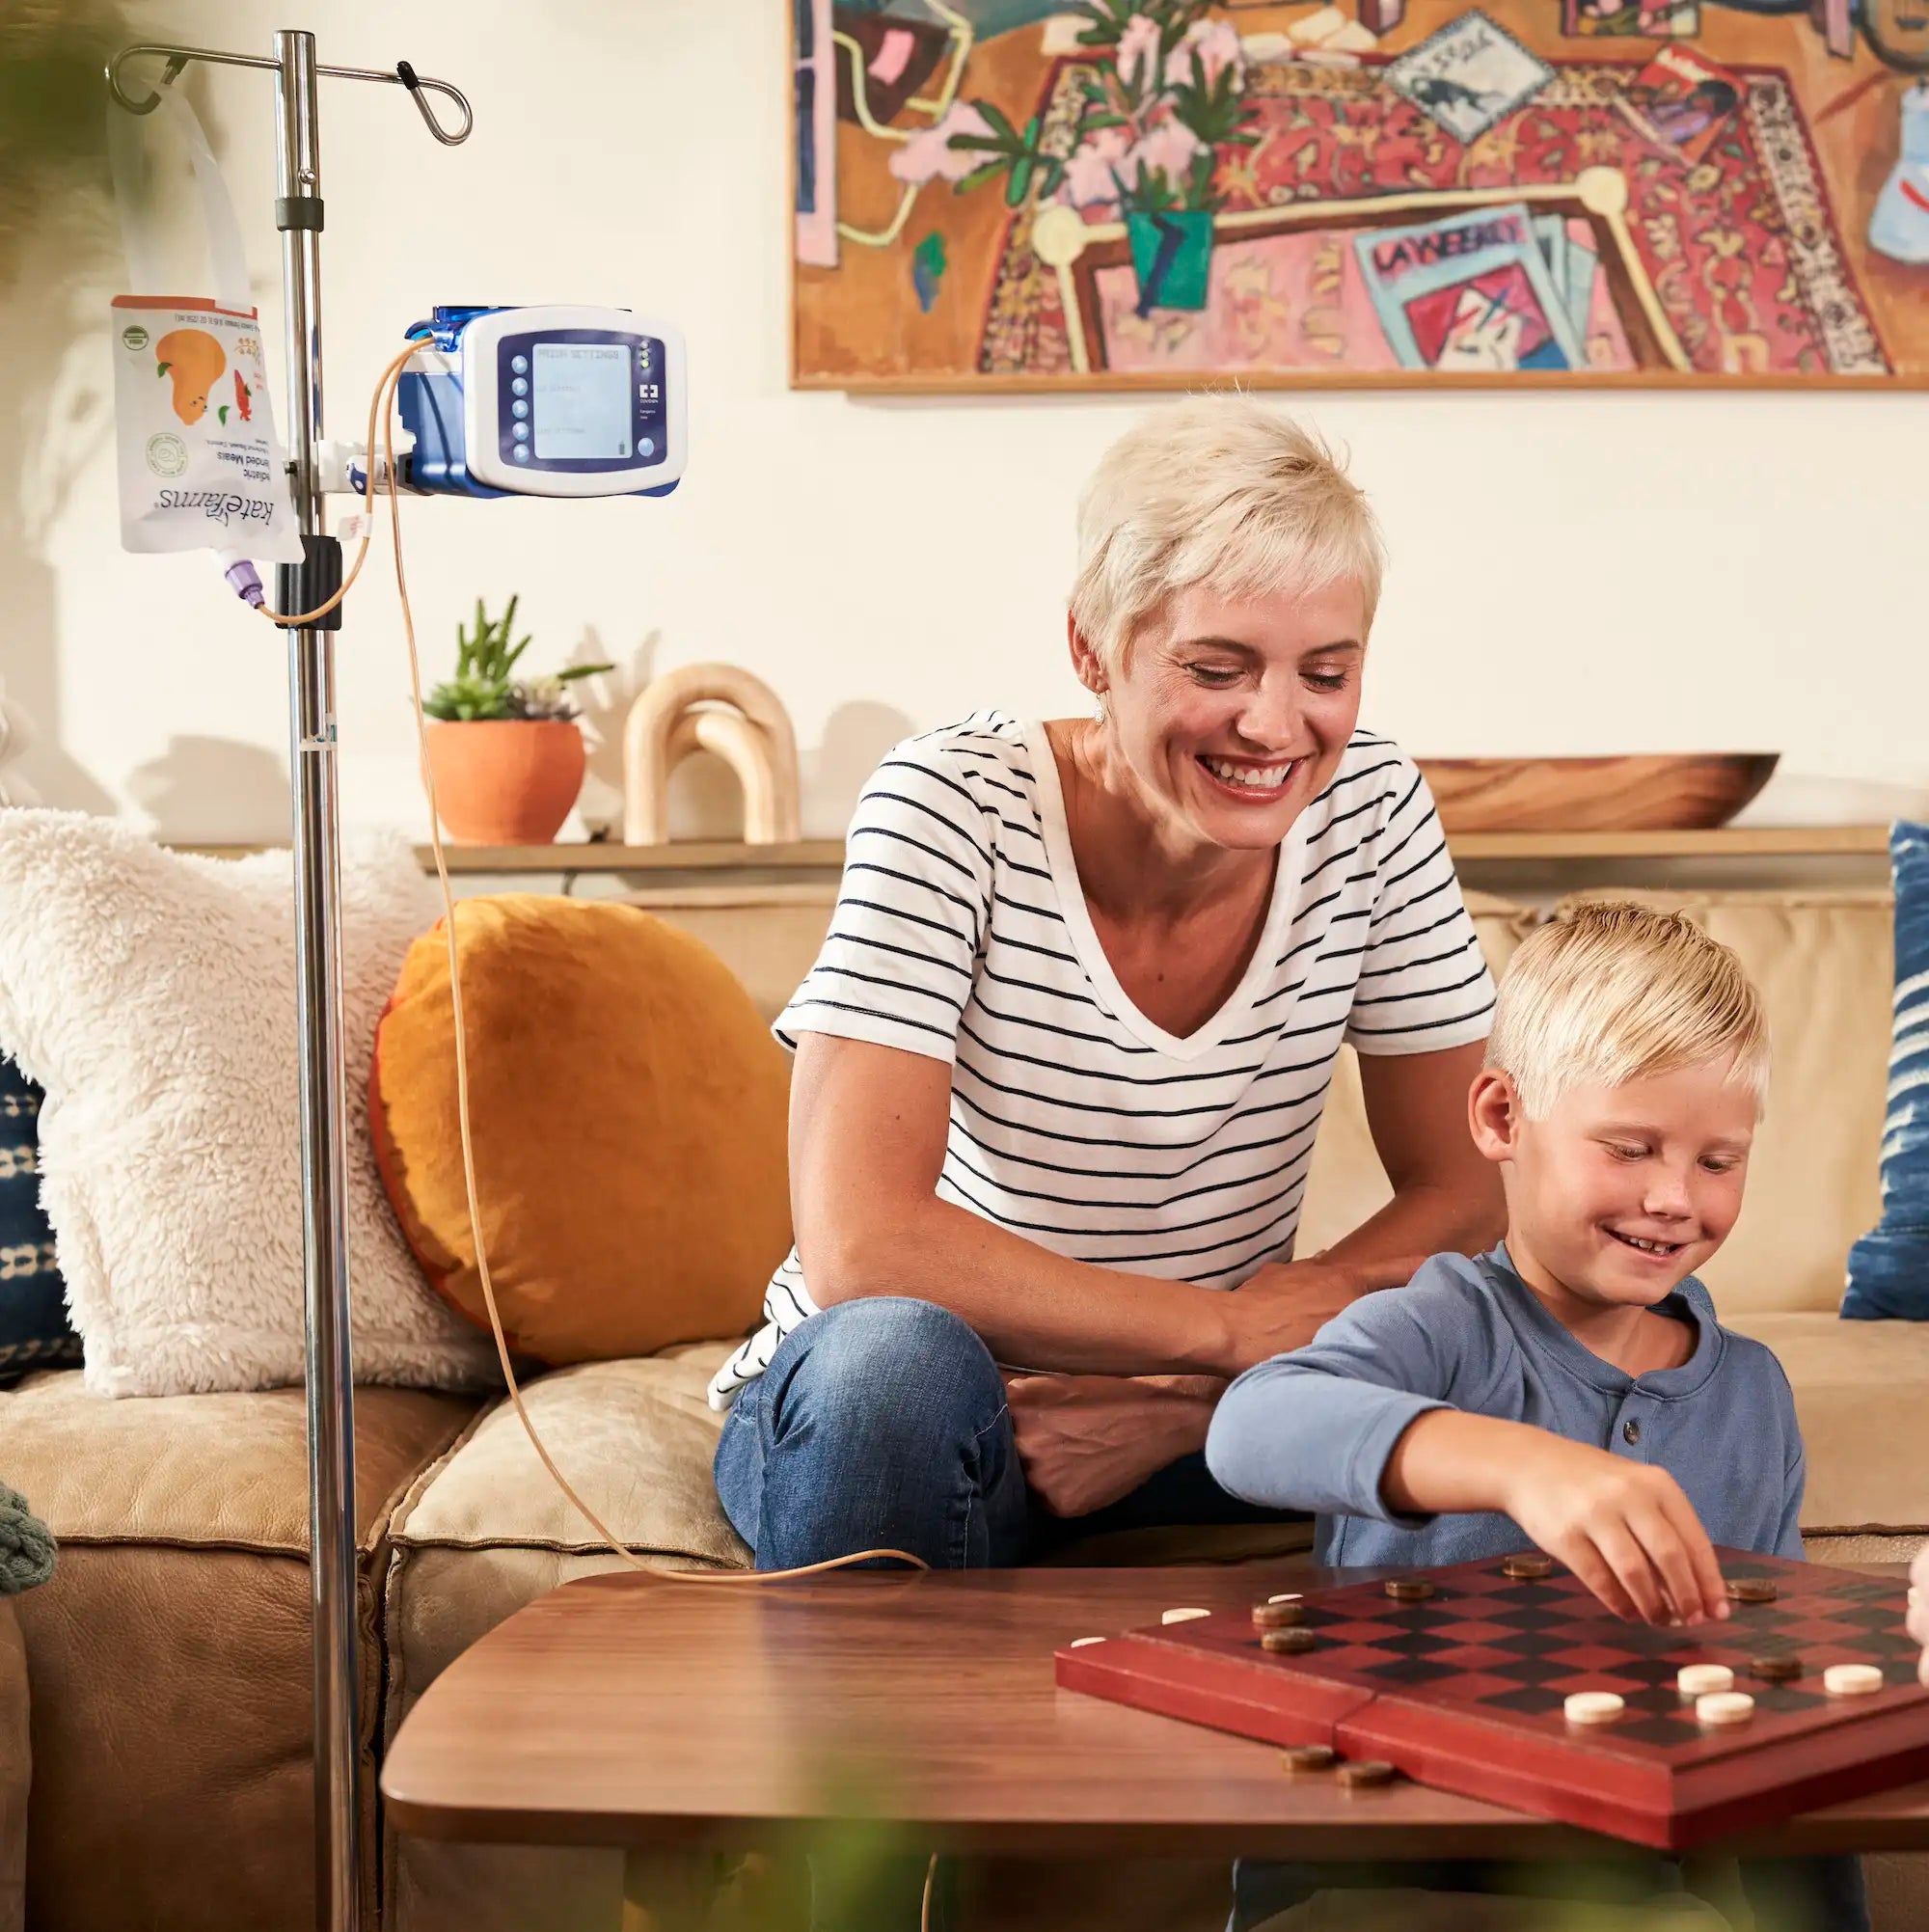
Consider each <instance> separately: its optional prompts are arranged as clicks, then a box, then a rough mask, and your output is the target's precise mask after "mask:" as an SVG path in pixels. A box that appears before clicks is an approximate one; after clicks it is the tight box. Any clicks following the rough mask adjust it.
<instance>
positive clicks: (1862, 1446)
mask: <svg viewBox="0 0 1929 1932" xmlns="http://www.w3.org/2000/svg"><path fill="white" fill-rule="evenodd" d="M1726 1325H1727V1326H1728V1327H1730V1328H1732V1329H1734V1330H1735V1332H1736V1333H1737V1334H1741V1335H1752V1336H1753V1337H1754V1339H1755V1340H1756V1341H1757V1342H1760V1343H1762V1344H1763V1345H1764V1346H1765V1347H1769V1348H1771V1349H1773V1350H1774V1352H1775V1355H1776V1358H1777V1359H1778V1360H1779V1361H1780V1364H1781V1366H1782V1368H1783V1369H1784V1370H1785V1371H1786V1372H1787V1375H1788V1381H1789V1386H1790V1387H1791V1388H1793V1390H1794V1391H1795V1412H1796V1416H1797V1418H1798V1420H1799V1421H1800V1422H1801V1425H1802V1439H1803V1443H1804V1445H1805V1446H1806V1448H1807V1453H1808V1487H1807V1495H1806V1496H1805V1498H1804V1500H1803V1505H1802V1528H1803V1530H1804V1532H1805V1533H1812V1534H1818V1535H1819V1534H1822V1533H1825V1532H1836V1533H1840V1532H1845V1531H1857V1530H1869V1531H1887V1532H1889V1533H1893V1534H1902V1533H1904V1532H1913V1531H1921V1530H1925V1529H1929V1326H1925V1325H1923V1324H1921V1323H1919V1322H1914V1321H1844V1320H1842V1319H1841V1318H1840V1317H1839V1316H1837V1315H1834V1314H1827V1315H1823V1314H1815V1313H1801V1312H1792V1313H1780V1312H1764V1313H1761V1314H1749V1315H1733V1316H1729V1317H1727V1318H1726Z"/></svg>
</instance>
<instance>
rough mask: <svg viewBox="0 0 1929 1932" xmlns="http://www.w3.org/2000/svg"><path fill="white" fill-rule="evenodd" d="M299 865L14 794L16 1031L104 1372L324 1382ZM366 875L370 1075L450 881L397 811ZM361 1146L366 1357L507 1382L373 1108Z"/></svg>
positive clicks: (10, 948) (7, 1033)
mask: <svg viewBox="0 0 1929 1932" xmlns="http://www.w3.org/2000/svg"><path fill="white" fill-rule="evenodd" d="M292 863H293V861H292V859H291V857H290V855H289V854H288V853H287V852H286V851H282V852H266V853H258V854H256V855H254V856H252V857H247V858H240V859H216V858H209V857H198V856H195V855H193V854H188V853H177V852H169V851H166V850H164V849H162V848H161V847H159V846H157V845H155V844H154V843H153V842H152V841H151V840H149V839H148V838H147V837H145V836H144V835H143V834H142V833H141V832H140V831H138V830H136V829H135V828H134V827H132V826H129V825H126V824H123V823H122V822H120V821H118V820H113V819H102V818H95V817H92V816H90V815H89V814H87V813H85V812H56V811H39V810H32V809H29V810H9V811H4V812H0V1048H4V1050H6V1051H7V1052H9V1053H12V1054H13V1055H14V1057H15V1058H16V1059H17V1060H18V1061H19V1064H20V1068H21V1071H22V1072H23V1073H25V1074H27V1075H29V1076H30V1077H31V1078H33V1079H36V1080H38V1081H39V1082H40V1083H41V1086H42V1087H43V1088H44V1089H45V1093H46V1098H45V1102H44V1104H43V1105H42V1107H41V1116H40V1126H41V1205H42V1206H43V1207H44V1208H45V1209H46V1211H47V1218H48V1220H49V1221H51V1222H52V1224H53V1230H54V1238H55V1240H56V1242H57V1243H58V1245H59V1249H60V1265H61V1274H62V1277H63V1279H64V1280H65V1281H66V1283H67V1294H68V1307H69V1309H70V1310H71V1312H72V1315H73V1321H74V1326H75V1327H76V1328H78V1329H79V1330H80V1332H81V1335H82V1336H83V1338H84V1339H85V1342H86V1366H87V1376H88V1382H89V1386H90V1387H92V1388H94V1389H96V1390H98V1391H99V1392H100V1393H101V1394H103V1395H116V1396H155V1395H178V1394H184V1393H186V1392H188V1391H190V1390H195V1391H206V1390H215V1389H262V1388H270V1387H277V1386H283V1385H286V1386H290V1387H299V1386H300V1384H301V1380H302V1374H303V1367H304V1354H303V1321H302V1305H303V1269H302V1217H301V1213H300V1210H299V1203H300V1201H301V1156H300V1139H301V1109H300V1107H299V1105H298V1104H297V1093H298V1088H299V1075H300V1050H299V1037H298V1031H297V1026H296V1001H295V937H294V911H293V907H294V894H293V890H292V887H291V884H290V874H291V867H292ZM340 887H341V891H340V900H341V934H340V947H339V949H338V952H339V959H340V968H341V1008H340V1011H341V1020H342V1027H341V1041H340V1046H341V1051H342V1054H343V1056H344V1059H345V1061H346V1064H347V1066H348V1068H349V1069H350V1073H349V1078H350V1079H351V1081H359V1079H360V1078H361V1077H362V1075H363V1074H364V1072H365V1070H366V1069H367V1064H368V1052H369V1047H370V1043H371V1042H372V1041H373V1039H374V1036H375V1018H376V1015H377V1014H378V1013H379V1012H380V1011H381V1007H382V1002H383V1000H384V999H386V998H387V997H388V994H389V990H390V988H392V987H393V986H394V981H395V968H396V967H397V966H399V965H400V964H401V959H402V955H403V953H404V952H405V951H406V950H407V949H408V944H409V941H410V940H411V939H413V938H414V937H415V936H416V935H417V934H418V933H420V932H421V929H422V927H423V926H424V925H426V924H427V923H428V921H429V918H430V917H432V916H433V914H432V913H431V912H429V910H428V909H429V908H430V907H432V906H433V905H434V903H435V901H436V897H437V895H436V892H435V889H434V887H433V886H432V885H430V884H428V883H427V882H426V881H425V880H424V879H423V878H422V876H421V868H420V867H419V866H418V865H417V863H416V861H415V858H414V857H413V855H412V854H411V853H410V851H409V849H408V845H407V842H406V841H405V840H403V839H402V838H401V837H400V836H399V835H398V834H396V833H394V832H393V831H385V832H364V833H359V834H355V835H352V836H351V837H350V838H349V839H347V840H346V841H345V843H344V852H343V857H342V863H341V867H340ZM108 907H111V908H112V909H113V917H112V919H111V920H108V919H106V918H104V917H103V910H102V909H103V908H108ZM344 1152H345V1155H346V1159H345V1161H344V1164H343V1167H342V1173H341V1182H342V1199H343V1208H344V1217H345V1221H346V1227H347V1236H348V1244H349V1248H350V1251H351V1252H352V1254H353V1255H354V1260H355V1271H354V1294H353V1296H352V1304H353V1306H352V1320H353V1328H354V1346H355V1362H356V1367H357V1371H358V1373H359V1374H361V1375H362V1377H363V1378H364V1379H365V1380H368V1381H377V1382H394V1383H398V1384H404V1385H409V1386H415V1387H432V1388H474V1387H486V1386H490V1385H491V1384H499V1380H500V1378H499V1377H498V1375H497V1373H496V1369H495V1351H494V1349H493V1348H492V1347H490V1345H489V1344H488V1342H487V1341H485V1340H484V1339H483V1338H482V1337H481V1336H478V1335H477V1334H475V1331H474V1330H473V1329H471V1328H470V1327H469V1326H468V1325H467V1324H466V1323H465V1322H463V1321H462V1320H460V1319H459V1318H458V1317H457V1316H456V1315H454V1314H453V1313H452V1312H451V1311H450V1310H449V1309H448V1308H447V1307H445V1306H444V1305H443V1303H442V1302H440V1301H438V1300H437V1299H436V1297H435V1295H434V1294H433V1293H431V1292H430V1291H429V1289H428V1287H427V1285H426V1284H425V1283H424V1282H423V1281H422V1278H421V1270H420V1269H419V1268H418V1267H417V1266H416V1265H415V1261H414V1259H413V1257H412V1256H411V1255H410V1254H409V1251H408V1249H407V1248H406V1247H405V1246H404V1245H403V1243H402V1239H401V1237H400V1235H399V1234H397V1232H396V1230H395V1225H394V1217H393V1216H392V1215H391V1214H390V1212H389V1207H388V1203H387V1202H386V1201H385V1200H384V1199H383V1196H382V1187H381V1183H380V1181H379V1179H378V1178H377V1176H376V1173H375V1161H374V1156H373V1154H372V1152H371V1151H370V1149H369V1145H368V1135H367V1126H366V1121H365V1119H364V1117H363V1115H362V1113H361V1110H360V1109H359V1108H353V1107H351V1108H350V1109H349V1114H348V1132H347V1138H346V1142H345V1147H344Z"/></svg>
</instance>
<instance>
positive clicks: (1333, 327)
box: [787, 0, 1929, 393]
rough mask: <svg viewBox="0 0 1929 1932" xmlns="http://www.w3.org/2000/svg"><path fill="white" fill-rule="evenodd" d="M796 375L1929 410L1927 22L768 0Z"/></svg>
mask: <svg viewBox="0 0 1929 1932" xmlns="http://www.w3.org/2000/svg"><path fill="white" fill-rule="evenodd" d="M787 4H788V5H789V6H790V8H791V24H792V40H793V50H794V60H793V72H794V76H795V83H796V86H795V99H794V103H793V107H794V116H795V124H796V138H795V144H794V148H793V183H794V187H795V190H796V193H795V197H794V200H795V205H796V211H797V231H796V246H795V262H794V270H793V281H792V313H791V325H792V379H793V382H794V383H795V384H796V385H797V386H798V387H801V388H833V389H846V390H898V391H954V392H964V393H970V392H974V391H980V390H982V391H985V392H988V393H989V392H995V391H1011V390H1028V389H1044V390H1078V389H1133V388H1152V389H1155V388H1193V387H1197V386H1199V385H1200V384H1201V383H1202V382H1205V381H1210V380H1212V379H1220V380H1237V381H1239V382H1241V383H1243V384H1246V385H1248V386H1263V385H1273V386H1279V387H1290V388H1308V387H1316V386H1320V385H1359V386H1371V385H1402V384H1404V385H1429V386H1431V385H1455V384H1469V383H1472V384H1491V385H1530V386H1531V385H1537V384H1555V385H1562V384H1575V385H1596V386H1611V385H1628V386H1638V387H1651V388H1668V387H1695V386H1700V387H1709V388H1775V387H1781V386H1791V385H1792V386H1808V385H1820V386H1835V387H1874V388H1907V389H1923V388H1929V0H1746V4H1741V0H1482V4H1481V5H1480V6H1478V7H1473V6H1468V5H1465V4H1464V0H1338V4H1329V0H1300V4H1298V5H1292V6H1275V5H1270V4H1266V0H1077V4H1072V0H787Z"/></svg>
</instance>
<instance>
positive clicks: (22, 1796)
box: [0, 1597, 33, 1932]
mask: <svg viewBox="0 0 1929 1932" xmlns="http://www.w3.org/2000/svg"><path fill="white" fill-rule="evenodd" d="M32 1768H33V1758H32V1755H31V1751H30V1747H29V1742H28V1737H27V1646H26V1645H25V1644H24V1643H23V1642H22V1641H21V1637H20V1620H19V1619H18V1618H17V1617H15V1616H14V1605H13V1602H12V1600H11V1599H9V1598H7V1597H0V1932H23V1928H24V1927H25V1925H26V1922H27V1783H28V1777H29V1773H30V1772H31V1770H32Z"/></svg>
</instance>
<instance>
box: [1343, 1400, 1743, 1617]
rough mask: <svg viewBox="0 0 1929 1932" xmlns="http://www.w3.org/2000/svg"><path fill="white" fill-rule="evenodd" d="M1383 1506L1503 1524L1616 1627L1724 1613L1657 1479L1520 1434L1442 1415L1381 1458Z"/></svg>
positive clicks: (1673, 1491) (1712, 1568)
mask: <svg viewBox="0 0 1929 1932" xmlns="http://www.w3.org/2000/svg"><path fill="white" fill-rule="evenodd" d="M1381 1488H1382V1490H1383V1491H1384V1493H1385V1496H1386V1500H1387V1504H1388V1507H1389V1508H1390V1509H1393V1510H1409V1511H1413V1512H1416V1513H1423V1512H1425V1513H1434V1514H1446V1513H1453V1514H1460V1513H1463V1512H1482V1511H1488V1510H1491V1511H1493V1512H1495V1513H1496V1514H1499V1515H1504V1516H1510V1517H1512V1519H1513V1520H1514V1521H1515V1522H1516V1523H1517V1524H1519V1525H1520V1528H1521V1530H1522V1531H1523V1532H1524V1533H1525V1534H1526V1536H1527V1537H1529V1539H1530V1540H1531V1541H1533V1542H1534V1543H1535V1544H1537V1545H1538V1546H1539V1547H1540V1548H1541V1549H1543V1550H1545V1551H1546V1552H1547V1553H1548V1555H1549V1556H1552V1557H1557V1558H1559V1559H1560V1561H1561V1562H1562V1563H1563V1564H1565V1565H1567V1567H1568V1568H1569V1569H1570V1570H1572V1571H1573V1572H1574V1574H1575V1575H1576V1576H1577V1577H1578V1578H1580V1580H1581V1581H1582V1582H1583V1583H1584V1584H1586V1585H1587V1587H1588V1588H1589V1590H1590V1591H1592V1592H1593V1593H1594V1594H1595V1596H1597V1597H1598V1598H1599V1599H1600V1600H1601V1602H1602V1603H1603V1604H1605V1605H1606V1606H1607V1607H1608V1609H1610V1610H1612V1611H1613V1612H1614V1613H1615V1615H1616V1616H1617V1617H1639V1618H1641V1619H1644V1620H1645V1621H1646V1622H1649V1623H1669V1622H1674V1621H1680V1622H1684V1623H1698V1622H1700V1621H1701V1620H1702V1619H1704V1618H1714V1619H1722V1618H1725V1617H1726V1616H1727V1614H1728V1603H1727V1591H1726V1587H1725V1584H1724V1583H1723V1581H1722V1571H1721V1565H1719V1564H1718V1563H1717V1562H1716V1560H1715V1552H1714V1549H1713V1546H1712V1545H1711V1544H1710V1543H1709V1541H1708V1536H1707V1532H1706V1531H1705V1530H1703V1529H1702V1527H1701V1521H1700V1518H1699V1517H1698V1516H1697V1515H1696V1513H1695V1506H1694V1505H1693V1504H1692V1503H1691V1502H1689V1500H1688V1498H1687V1496H1686V1494H1685V1493H1684V1492H1683V1490H1682V1488H1681V1485H1680V1484H1679V1483H1676V1482H1675V1480H1674V1478H1673V1477H1671V1475H1670V1474H1669V1473H1668V1471H1667V1470H1665V1469H1662V1468H1659V1467H1657V1466H1656V1465H1654V1464H1652V1463H1646V1462H1636V1461H1634V1460H1632V1459H1631V1458H1630V1457H1627V1456H1614V1455H1611V1454H1610V1453H1609V1452H1608V1451H1606V1450H1602V1449H1596V1448H1594V1447H1593V1445H1592V1444H1591V1443H1586V1442H1573V1441H1570V1440H1569V1439H1568V1438H1567V1437H1565V1436H1561V1435H1555V1434H1553V1433H1552V1432H1551V1431H1550V1430H1547V1429H1535V1428H1534V1427H1532V1426H1531V1425H1529V1424H1527V1423H1519V1422H1503V1421H1501V1420H1500V1419H1499V1418H1498V1417H1495V1416H1484V1415H1462V1414H1460V1413H1459V1412H1458V1411H1457V1410H1453V1409H1445V1410H1441V1411H1439V1412H1437V1413H1435V1414H1430V1415H1422V1416H1420V1417H1418V1418H1416V1419H1415V1420H1414V1422H1413V1423H1412V1424H1411V1425H1410V1426H1409V1427H1408V1428H1407V1429H1406V1432H1405V1433H1404V1434H1403V1435H1402V1436H1401V1437H1400V1439H1399V1442H1398V1443H1397V1444H1396V1445H1395V1446H1394V1449H1393V1452H1392V1454H1391V1455H1390V1456H1388V1457H1387V1463H1386V1473H1385V1475H1384V1476H1383V1478H1382V1479H1381Z"/></svg>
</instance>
